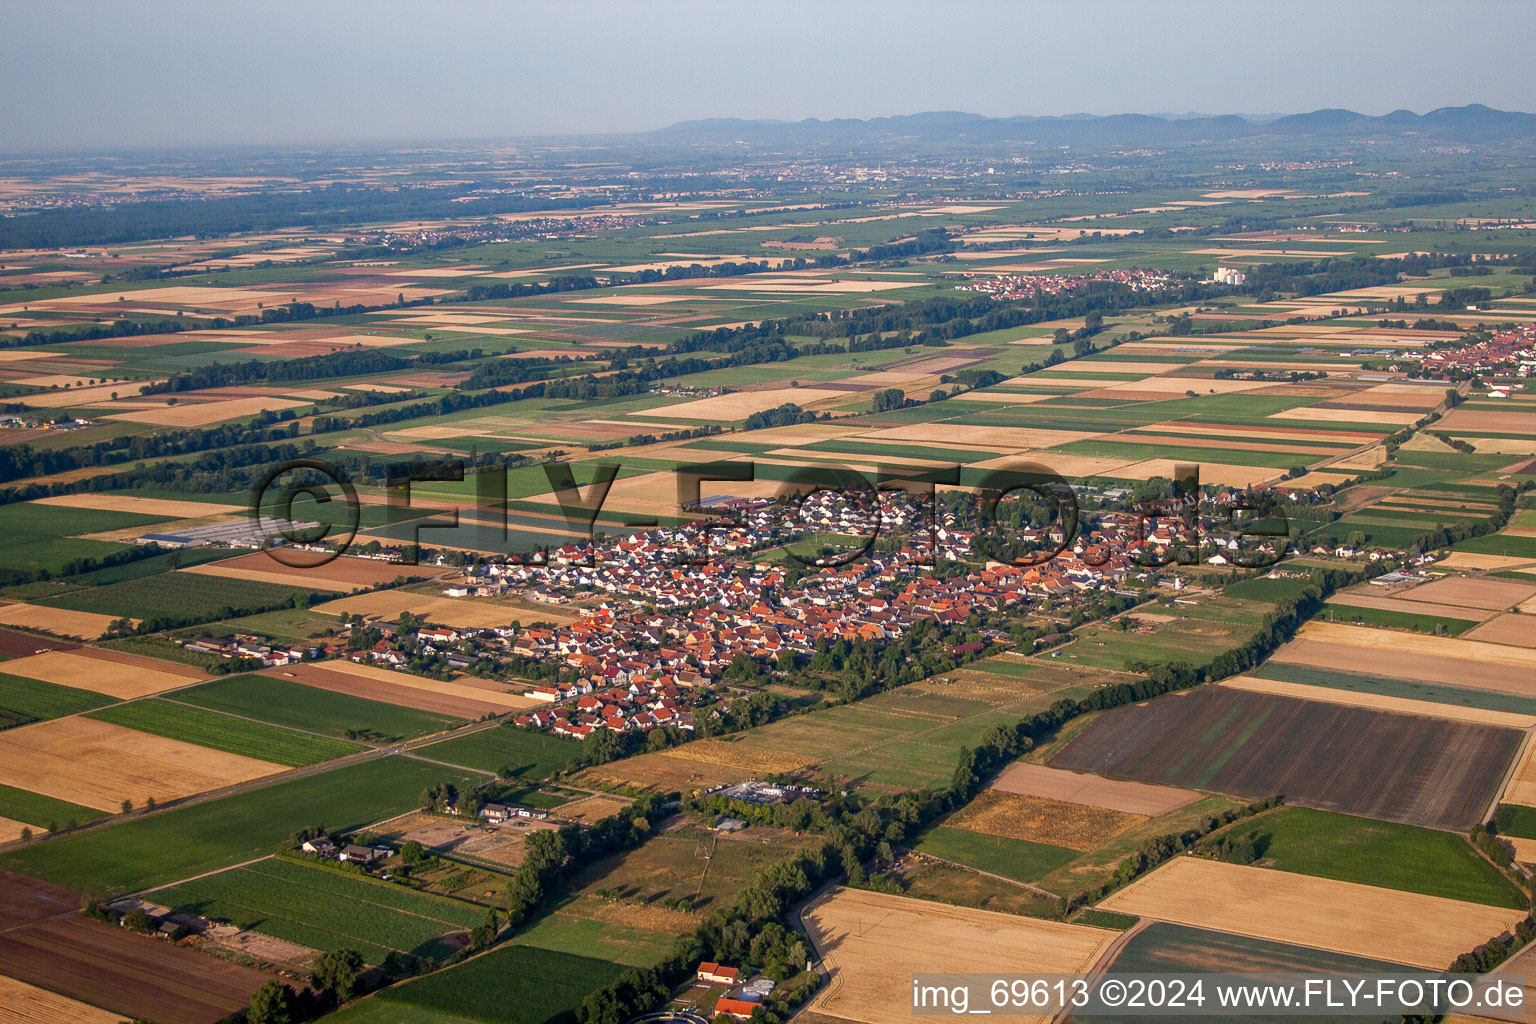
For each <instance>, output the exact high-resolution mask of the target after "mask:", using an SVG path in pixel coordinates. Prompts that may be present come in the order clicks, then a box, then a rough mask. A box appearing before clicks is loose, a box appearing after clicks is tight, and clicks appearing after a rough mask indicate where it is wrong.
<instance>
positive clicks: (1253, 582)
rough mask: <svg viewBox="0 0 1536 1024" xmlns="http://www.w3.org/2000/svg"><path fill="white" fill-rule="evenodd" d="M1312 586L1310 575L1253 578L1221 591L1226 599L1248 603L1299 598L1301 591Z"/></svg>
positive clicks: (1233, 584) (1230, 585)
mask: <svg viewBox="0 0 1536 1024" xmlns="http://www.w3.org/2000/svg"><path fill="white" fill-rule="evenodd" d="M1310 586H1312V577H1311V576H1310V575H1302V576H1280V577H1275V578H1271V577H1269V576H1255V577H1254V578H1253V579H1247V580H1242V581H1240V582H1238V583H1232V584H1229V585H1228V586H1225V587H1223V588H1222V589H1221V592H1222V593H1223V594H1225V595H1227V596H1228V597H1239V598H1243V599H1245V600H1248V601H1283V600H1285V599H1286V598H1288V597H1299V596H1300V595H1301V592H1302V591H1303V590H1306V589H1307V588H1308V587H1310Z"/></svg>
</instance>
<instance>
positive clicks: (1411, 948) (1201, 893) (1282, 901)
mask: <svg viewBox="0 0 1536 1024" xmlns="http://www.w3.org/2000/svg"><path fill="white" fill-rule="evenodd" d="M1099 907H1100V908H1102V909H1104V910H1113V911H1118V912H1119V913H1123V914H1137V915H1140V916H1143V917H1150V918H1153V919H1155V920H1159V921H1172V922H1174V923H1175V924H1183V925H1189V926H1190V927H1193V928H1211V929H1215V930H1217V931H1224V932H1233V933H1236V934H1238V935H1249V936H1252V937H1254V938H1259V939H1269V940H1272V941H1275V942H1290V943H1294V944H1296V945H1299V946H1311V947H1313V948H1314V949H1326V950H1332V951H1333V952H1336V953H1349V954H1353V955H1355V956H1364V957H1373V958H1377V959H1381V960H1391V961H1395V962H1397V963H1404V964H1412V965H1413V966H1415V967H1424V968H1428V969H1430V970H1443V969H1444V968H1445V966H1446V965H1447V964H1449V963H1450V962H1451V961H1452V960H1454V959H1455V958H1456V957H1457V956H1459V955H1461V954H1462V953H1465V952H1466V951H1467V950H1469V949H1472V948H1474V947H1476V946H1480V945H1482V944H1483V943H1484V942H1486V941H1488V939H1489V937H1491V936H1493V935H1497V934H1499V933H1500V932H1503V931H1505V930H1506V929H1509V928H1512V927H1514V925H1515V923H1516V922H1517V921H1519V920H1520V919H1521V918H1522V917H1524V916H1525V914H1524V912H1523V911H1518V910H1508V909H1505V908H1502V907H1486V906H1482V905H1480V904H1476V903H1463V902H1460V901H1458V900H1448V899H1444V898H1442V897H1439V896H1423V895H1420V894H1418V893H1410V892H1400V891H1397V890H1393V889H1378V888H1376V887H1375V886H1370V885H1359V884H1357V883H1355V882H1337V881H1334V880H1333V879H1329V878H1314V877H1312V876H1310V875H1296V874H1291V873H1290V872H1287V871H1274V870H1270V869H1268V868H1253V867H1242V866H1239V865H1236V864H1223V863H1220V862H1217V861H1210V860H1204V859H1201V858H1198V857H1189V856H1181V857H1177V858H1175V859H1174V860H1172V861H1170V862H1169V863H1167V864H1165V865H1164V866H1162V867H1160V868H1158V869H1157V870H1155V871H1153V872H1152V873H1151V874H1149V875H1146V876H1145V877H1143V878H1141V879H1140V880H1138V881H1136V882H1133V883H1132V884H1131V885H1129V886H1127V887H1126V888H1124V889H1121V890H1120V891H1119V892H1116V893H1112V894H1111V895H1110V896H1108V897H1107V898H1106V899H1104V900H1103V901H1102V902H1100V903H1099ZM1405 922H1412V923H1413V926H1412V927H1405V926H1404V925H1405Z"/></svg>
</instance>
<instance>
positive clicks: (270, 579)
mask: <svg viewBox="0 0 1536 1024" xmlns="http://www.w3.org/2000/svg"><path fill="white" fill-rule="evenodd" d="M181 571H182V572H195V573H201V574H203V575H205V576H228V577H232V578H234V579H242V580H256V581H258V582H262V583H280V584H283V585H285V586H291V587H313V588H315V589H318V590H344V591H345V590H352V589H354V588H358V587H375V586H378V585H379V584H380V583H390V582H393V581H394V580H395V579H397V578H398V577H401V576H406V577H410V576H440V575H442V573H443V572H444V570H442V569H435V568H423V567H421V566H419V565H401V564H398V563H395V562H381V561H379V560H377V559H373V558H346V557H342V558H337V559H333V560H332V561H329V562H327V563H325V564H324V565H319V566H315V567H314V568H312V569H306V568H293V567H289V566H286V565H284V564H282V563H281V562H279V561H277V560H276V559H274V558H272V557H271V556H270V555H268V554H267V553H266V552H265V551H257V552H253V553H251V554H248V555H237V556H236V557H234V558H226V559H223V560H222V561H218V562H206V563H204V564H202V565H195V566H192V567H191V568H188V569H183V570H181Z"/></svg>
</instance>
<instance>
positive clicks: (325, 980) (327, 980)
mask: <svg viewBox="0 0 1536 1024" xmlns="http://www.w3.org/2000/svg"><path fill="white" fill-rule="evenodd" d="M362 973H363V955H362V954H361V953H359V952H358V951H357V950H355V949H333V950H330V951H328V952H325V953H321V954H320V955H319V956H317V957H316V958H315V963H314V968H313V970H312V971H311V972H310V975H309V983H310V984H311V985H313V986H315V988H317V989H319V990H320V991H322V992H329V993H330V994H331V995H332V997H333V998H335V999H336V1001H337V1002H344V1001H346V1000H348V999H351V998H352V996H353V995H355V994H356V993H357V982H358V978H359V977H360V976H361V975H362Z"/></svg>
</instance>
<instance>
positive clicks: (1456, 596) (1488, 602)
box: [1398, 576, 1536, 611]
mask: <svg viewBox="0 0 1536 1024" xmlns="http://www.w3.org/2000/svg"><path fill="white" fill-rule="evenodd" d="M1398 596H1399V597H1401V598H1402V599H1403V600H1405V601H1433V602H1437V603H1439V604H1454V605H1459V606H1461V607H1463V608H1485V609H1488V610H1490V611H1506V610H1508V609H1510V608H1513V607H1514V606H1516V605H1518V604H1520V602H1522V601H1529V600H1531V599H1532V598H1536V584H1530V583H1517V582H1515V581H1514V580H1494V579H1486V578H1483V577H1475V576H1447V577H1445V578H1443V579H1438V580H1431V581H1430V582H1428V583H1425V584H1422V585H1420V586H1417V587H1414V588H1413V589H1411V590H1407V591H1404V592H1403V593H1401V594H1399V595H1398Z"/></svg>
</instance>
